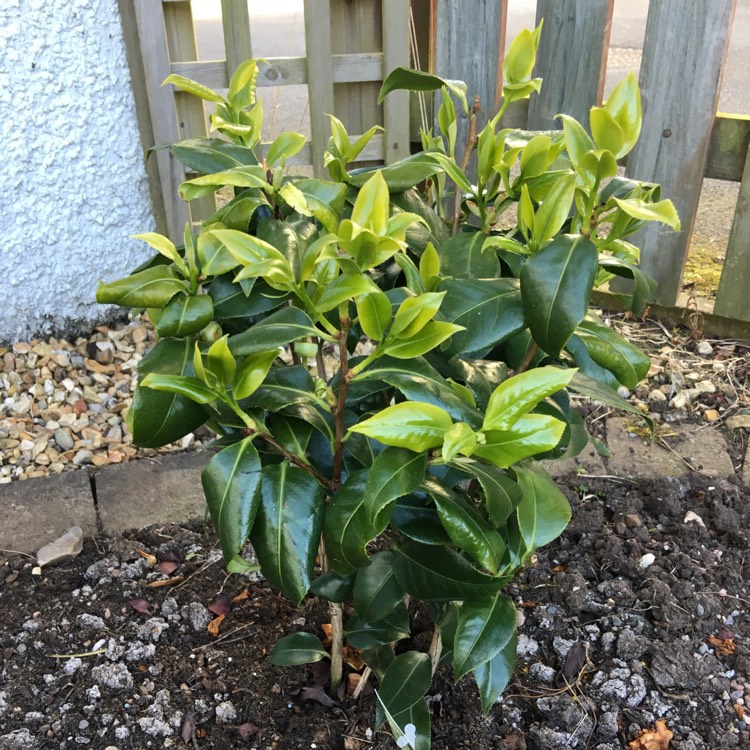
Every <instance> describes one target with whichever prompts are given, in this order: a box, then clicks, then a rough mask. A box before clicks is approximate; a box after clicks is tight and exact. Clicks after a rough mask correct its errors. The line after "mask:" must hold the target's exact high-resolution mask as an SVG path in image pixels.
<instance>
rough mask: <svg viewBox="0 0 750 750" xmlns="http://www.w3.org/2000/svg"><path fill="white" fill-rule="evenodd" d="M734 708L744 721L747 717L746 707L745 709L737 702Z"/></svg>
mask: <svg viewBox="0 0 750 750" xmlns="http://www.w3.org/2000/svg"><path fill="white" fill-rule="evenodd" d="M734 710H735V711H736V713H737V716H739V717H740V719H742V720H743V721H744V719H745V709H744V707H743V706H740V704H739V703H735V704H734Z"/></svg>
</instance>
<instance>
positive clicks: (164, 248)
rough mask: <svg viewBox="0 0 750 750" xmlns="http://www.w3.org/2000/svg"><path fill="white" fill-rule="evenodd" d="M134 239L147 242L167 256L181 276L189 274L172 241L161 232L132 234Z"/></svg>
mask: <svg viewBox="0 0 750 750" xmlns="http://www.w3.org/2000/svg"><path fill="white" fill-rule="evenodd" d="M133 239H134V240H143V241H144V242H148V244H149V245H151V247H153V248H154V250H157V251H158V252H159V253H160V254H161V255H163V256H164V257H165V258H169V260H171V261H172V263H174V264H175V265H176V266H177V268H178V269H179V271H180V273H181V274H182V275H183V276H189V275H190V271H189V270H188V267H187V264H186V263H185V261H184V259H183V258H182V256H181V255H180V253H179V252H178V250H177V248H176V247H175V245H174V242H172V241H171V240H169V239H167V238H166V237H164V236H163V235H161V234H157V233H156V232H146V233H145V234H134V235H133Z"/></svg>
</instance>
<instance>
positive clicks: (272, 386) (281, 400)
mask: <svg viewBox="0 0 750 750" xmlns="http://www.w3.org/2000/svg"><path fill="white" fill-rule="evenodd" d="M249 403H250V404H252V405H254V406H259V407H262V408H264V409H270V410H271V411H277V410H279V409H283V408H285V407H287V406H291V405H293V404H311V405H316V404H318V403H319V399H318V397H317V396H316V395H315V383H314V382H313V379H312V376H311V375H310V373H309V372H308V370H307V368H306V367H303V366H302V365H291V366H287V365H282V366H279V367H272V368H271V369H270V370H269V371H268V374H267V375H266V379H265V380H264V382H263V385H261V386H260V387H259V388H258V390H257V391H255V393H253V394H252V395H251V396H250V400H249Z"/></svg>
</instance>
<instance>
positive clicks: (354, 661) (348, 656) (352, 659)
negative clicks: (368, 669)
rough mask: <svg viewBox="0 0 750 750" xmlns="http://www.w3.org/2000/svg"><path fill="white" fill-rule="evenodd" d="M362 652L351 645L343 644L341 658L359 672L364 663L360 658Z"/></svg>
mask: <svg viewBox="0 0 750 750" xmlns="http://www.w3.org/2000/svg"><path fill="white" fill-rule="evenodd" d="M361 653H362V652H361V651H360V650H359V649H357V648H353V647H352V646H344V653H343V660H344V664H348V665H349V666H350V667H351V668H352V669H354V670H356V671H357V672H359V670H360V669H362V668H363V667H364V666H365V663H364V662H363V661H362V659H361V658H360V656H359V655H360V654H361Z"/></svg>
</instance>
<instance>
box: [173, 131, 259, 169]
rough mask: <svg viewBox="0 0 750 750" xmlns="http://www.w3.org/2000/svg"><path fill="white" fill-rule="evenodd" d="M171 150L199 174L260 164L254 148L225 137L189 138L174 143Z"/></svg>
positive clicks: (177, 157)
mask: <svg viewBox="0 0 750 750" xmlns="http://www.w3.org/2000/svg"><path fill="white" fill-rule="evenodd" d="M169 150H170V151H171V152H172V155H173V156H174V157H175V158H176V159H179V161H181V162H182V163H183V164H184V165H185V166H186V167H187V168H188V169H190V170H192V171H193V172H198V173H199V174H213V173H215V172H223V171H224V170H227V169H232V168H233V167H247V166H252V165H257V164H258V160H257V158H256V157H255V154H254V153H253V150H252V149H250V148H248V147H247V146H240V145H239V144H237V143H232V142H231V141H225V140H224V139H223V138H189V139H186V140H184V141H178V142H177V143H173V144H172V145H171V146H170V147H169Z"/></svg>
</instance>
